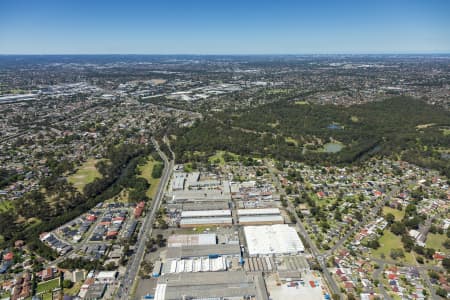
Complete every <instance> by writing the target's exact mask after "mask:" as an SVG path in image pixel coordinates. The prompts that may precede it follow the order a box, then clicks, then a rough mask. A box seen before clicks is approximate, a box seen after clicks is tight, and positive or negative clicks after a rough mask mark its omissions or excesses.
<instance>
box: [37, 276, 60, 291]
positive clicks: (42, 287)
mask: <svg viewBox="0 0 450 300" xmlns="http://www.w3.org/2000/svg"><path fill="white" fill-rule="evenodd" d="M57 287H59V278H55V279H52V280H49V281H46V282H41V283H39V284H38V286H37V289H36V293H38V294H39V293H43V292H48V291H52V290H53V289H55V288H57Z"/></svg>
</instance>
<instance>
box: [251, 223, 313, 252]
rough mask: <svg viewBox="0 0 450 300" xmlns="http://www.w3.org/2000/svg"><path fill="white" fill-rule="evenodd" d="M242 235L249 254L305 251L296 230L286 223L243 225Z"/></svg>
mask: <svg viewBox="0 0 450 300" xmlns="http://www.w3.org/2000/svg"><path fill="white" fill-rule="evenodd" d="M244 235H245V240H246V242H247V250H248V254H249V255H250V256H258V255H293V254H299V253H303V252H304V251H305V247H304V246H303V243H302V241H301V240H300V238H299V236H298V234H297V231H296V230H295V229H294V228H292V227H289V225H287V224H276V225H271V226H244Z"/></svg>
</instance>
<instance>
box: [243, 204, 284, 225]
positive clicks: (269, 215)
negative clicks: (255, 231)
mask: <svg viewBox="0 0 450 300" xmlns="http://www.w3.org/2000/svg"><path fill="white" fill-rule="evenodd" d="M237 214H238V216H239V223H240V224H241V225H270V224H283V223H284V219H283V217H282V216H281V212H280V209H279V208H255V209H238V210H237Z"/></svg>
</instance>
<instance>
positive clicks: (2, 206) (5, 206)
mask: <svg viewBox="0 0 450 300" xmlns="http://www.w3.org/2000/svg"><path fill="white" fill-rule="evenodd" d="M11 209H14V206H13V204H12V202H11V201H9V200H3V201H0V212H5V211H9V210H11Z"/></svg>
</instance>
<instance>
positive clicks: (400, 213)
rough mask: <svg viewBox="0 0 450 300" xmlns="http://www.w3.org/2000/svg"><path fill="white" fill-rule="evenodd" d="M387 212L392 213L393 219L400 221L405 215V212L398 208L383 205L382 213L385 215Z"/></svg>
mask: <svg viewBox="0 0 450 300" xmlns="http://www.w3.org/2000/svg"><path fill="white" fill-rule="evenodd" d="M389 213H391V214H393V215H394V217H395V221H400V220H401V219H403V217H404V216H405V212H404V211H403V210H398V209H395V208H391V207H387V206H385V207H383V215H387V214H389Z"/></svg>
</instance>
